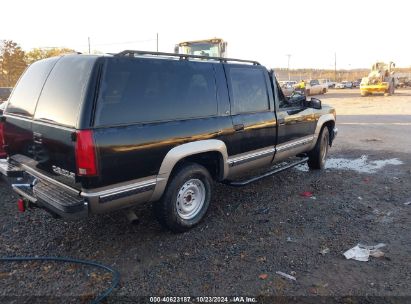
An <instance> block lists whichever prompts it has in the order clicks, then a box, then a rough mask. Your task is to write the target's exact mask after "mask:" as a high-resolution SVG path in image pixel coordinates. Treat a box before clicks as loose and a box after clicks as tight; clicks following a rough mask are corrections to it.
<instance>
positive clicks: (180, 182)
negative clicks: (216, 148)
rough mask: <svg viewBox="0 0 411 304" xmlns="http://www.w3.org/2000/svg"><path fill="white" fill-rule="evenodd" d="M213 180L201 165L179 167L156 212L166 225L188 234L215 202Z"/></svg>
mask: <svg viewBox="0 0 411 304" xmlns="http://www.w3.org/2000/svg"><path fill="white" fill-rule="evenodd" d="M211 191H212V178H211V176H210V173H209V172H208V171H207V169H206V168H204V167H203V166H201V165H198V164H195V163H186V164H184V165H183V166H181V167H179V168H177V170H176V172H175V173H174V174H173V175H172V177H170V181H169V183H168V185H167V187H166V190H165V191H164V194H163V196H162V197H161V199H160V200H159V201H158V202H156V203H155V205H154V211H155V214H156V216H157V218H158V220H159V222H160V224H161V225H162V226H164V227H165V228H168V229H170V230H171V231H173V232H184V231H187V230H189V229H191V228H193V227H194V226H196V225H197V224H198V223H199V222H200V221H201V220H202V219H203V218H204V216H205V215H206V213H207V210H208V207H209V205H210V200H211Z"/></svg>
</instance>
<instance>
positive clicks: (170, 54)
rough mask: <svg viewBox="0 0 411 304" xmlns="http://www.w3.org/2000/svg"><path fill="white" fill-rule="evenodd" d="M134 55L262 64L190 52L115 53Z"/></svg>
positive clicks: (131, 51)
mask: <svg viewBox="0 0 411 304" xmlns="http://www.w3.org/2000/svg"><path fill="white" fill-rule="evenodd" d="M134 55H154V56H168V57H178V58H180V60H188V59H189V58H194V59H205V60H215V61H219V62H231V61H233V62H243V63H251V64H253V65H261V64H260V63H259V62H258V61H254V60H244V59H234V58H223V57H209V56H200V55H188V54H175V53H164V52H150V51H134V50H125V51H122V52H120V53H117V54H115V55H114V56H134Z"/></svg>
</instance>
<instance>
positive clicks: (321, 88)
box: [305, 79, 328, 96]
mask: <svg viewBox="0 0 411 304" xmlns="http://www.w3.org/2000/svg"><path fill="white" fill-rule="evenodd" d="M305 92H306V95H307V96H310V95H319V94H325V93H327V92H328V84H326V83H320V82H319V80H318V79H312V80H310V81H308V83H307V84H306V85H305Z"/></svg>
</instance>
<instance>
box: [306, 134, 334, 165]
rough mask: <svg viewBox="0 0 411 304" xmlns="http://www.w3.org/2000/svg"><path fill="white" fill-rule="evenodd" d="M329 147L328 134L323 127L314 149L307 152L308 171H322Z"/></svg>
mask: <svg viewBox="0 0 411 304" xmlns="http://www.w3.org/2000/svg"><path fill="white" fill-rule="evenodd" d="M329 147H330V134H329V132H328V128H327V126H324V127H323V129H322V130H321V133H320V136H319V137H318V140H317V143H316V144H315V147H314V149H312V150H311V151H310V152H308V167H309V168H310V169H324V167H325V162H326V159H327V154H328V149H329Z"/></svg>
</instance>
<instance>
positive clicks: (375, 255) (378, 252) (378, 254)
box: [370, 249, 385, 258]
mask: <svg viewBox="0 0 411 304" xmlns="http://www.w3.org/2000/svg"><path fill="white" fill-rule="evenodd" d="M384 255H385V254H384V252H382V251H381V250H379V249H375V250H370V256H372V257H373V258H382V257H383V256H384Z"/></svg>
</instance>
